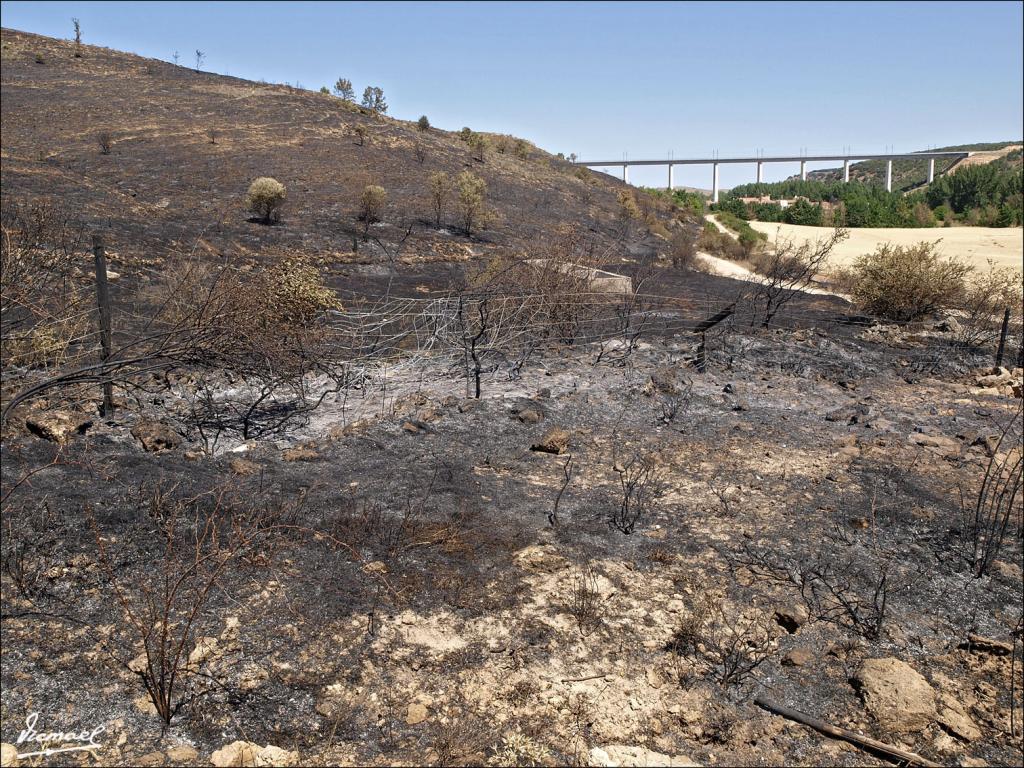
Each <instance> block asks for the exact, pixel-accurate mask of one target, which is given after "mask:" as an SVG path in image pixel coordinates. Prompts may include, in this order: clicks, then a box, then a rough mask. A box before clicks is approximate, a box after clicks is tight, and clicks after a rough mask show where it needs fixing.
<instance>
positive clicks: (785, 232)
mask: <svg viewBox="0 0 1024 768" xmlns="http://www.w3.org/2000/svg"><path fill="white" fill-rule="evenodd" d="M750 226H752V227H753V228H754V229H756V230H757V231H758V232H764V233H765V234H766V235H768V237H769V238H771V239H774V238H775V237H776V236H777V235H779V234H781V235H782V236H783V237H784V238H790V239H792V240H794V241H795V242H801V241H806V240H817V239H819V238H822V237H824V236H825V235H826V234H827V233H828V230H827V229H825V228H824V227H802V226H797V225H795V224H776V223H772V222H761V221H752V222H750ZM922 240H926V241H928V242H932V243H934V242H938V243H939V248H940V250H941V251H942V253H943V254H945V255H947V256H959V257H961V258H963V259H964V260H966V261H968V262H969V263H971V264H974V265H975V266H978V267H985V266H987V263H988V261H989V260H991V261H992V262H993V263H995V265H996V266H999V267H1012V268H1014V269H1017V270H1022V269H1024V267H1022V266H1021V262H1022V260H1024V229H1020V228H1016V229H1015V228H1012V227H1005V228H1002V227H948V228H937V227H935V228H929V229H896V228H893V229H881V228H879V229H873V228H863V229H851V230H850V236H849V237H848V238H847V239H846V240H845V241H844V242H842V243H840V244H839V245H838V246H837V247H836V249H835V250H834V251H833V253H832V263H833V264H836V265H841V266H845V265H848V264H851V263H852V262H853V261H854V259H856V258H857V257H858V256H862V255H864V254H865V253H871V252H872V251H874V250H875V249H876V248H877V247H878V246H879V245H881V244H882V243H887V242H888V243H894V244H896V245H913V244H915V243H919V242H921V241H922Z"/></svg>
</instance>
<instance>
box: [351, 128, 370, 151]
mask: <svg viewBox="0 0 1024 768" xmlns="http://www.w3.org/2000/svg"><path fill="white" fill-rule="evenodd" d="M352 135H353V136H355V137H356V144H358V145H359V146H360V147H361V146H363V145H364V144H365V143H366V137H367V135H368V132H367V130H366V126H363V125H358V124H357V125H354V126H353V127H352Z"/></svg>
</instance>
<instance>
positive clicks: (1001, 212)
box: [717, 161, 1024, 227]
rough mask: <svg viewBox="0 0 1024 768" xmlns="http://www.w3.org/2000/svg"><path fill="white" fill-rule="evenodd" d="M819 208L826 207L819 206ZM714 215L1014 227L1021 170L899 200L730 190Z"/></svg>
mask: <svg viewBox="0 0 1024 768" xmlns="http://www.w3.org/2000/svg"><path fill="white" fill-rule="evenodd" d="M763 196H768V197H770V198H772V199H773V200H779V199H786V198H794V197H795V198H805V199H803V200H801V199H798V200H797V202H796V203H794V204H793V205H790V206H788V207H787V208H782V206H781V205H779V204H778V203H774V202H766V203H745V202H744V201H743V200H740V199H739V198H741V197H763ZM821 203H829V204H830V205H829V206H827V207H826V206H823V205H821ZM717 209H718V210H724V211H729V212H731V213H733V214H735V215H736V216H739V217H740V218H741V219H757V220H758V221H782V222H786V223H788V224H805V225H810V226H844V227H933V226H937V225H939V224H946V225H947V226H948V225H949V224H952V223H954V222H961V223H965V224H971V225H981V226H989V227H1017V226H1021V224H1022V222H1024V210H1022V209H1024V195H1022V169H1021V167H1020V166H1016V167H1014V166H1012V165H1010V164H1008V163H1005V162H998V161H997V162H994V163H989V164H987V165H974V166H967V167H965V168H962V169H960V170H959V171H956V172H955V173H951V174H947V175H945V176H940V177H938V178H937V179H935V181H934V182H933V183H932V184H931V185H929V186H928V188H927V189H926V190H922V191H917V192H912V193H910V194H903V193H900V192H887V191H886V190H885V189H884V188H882V187H880V186H875V185H871V184H864V183H861V182H849V183H844V182H841V181H811V180H808V181H803V180H800V179H788V180H786V181H780V182H776V183H773V184H743V185H741V186H738V187H734V188H733V189H732V190H731V191H730V192H729V194H728V195H726V197H725V198H724V199H723V201H722V202H721V203H720V204H718V206H717Z"/></svg>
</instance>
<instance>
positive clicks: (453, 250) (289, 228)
mask: <svg viewBox="0 0 1024 768" xmlns="http://www.w3.org/2000/svg"><path fill="white" fill-rule="evenodd" d="M0 39H2V61H3V69H2V101H0V105H2V106H0V123H2V144H0V149H2V165H0V170H2V180H3V200H4V205H5V206H10V205H21V204H35V203H40V202H47V203H51V204H53V205H55V206H58V207H60V208H61V209H63V210H64V211H65V212H66V213H67V214H68V215H70V216H71V217H72V218H73V219H74V220H76V221H81V222H83V223H84V224H86V225H87V226H88V227H89V228H90V229H95V228H101V229H102V230H103V231H104V232H105V233H106V239H107V241H108V243H109V250H110V252H111V258H112V259H113V260H114V268H115V269H116V270H118V271H121V270H122V269H123V267H124V266H125V262H127V261H130V260H142V261H144V262H145V263H146V264H149V265H151V266H156V265H160V264H162V263H163V260H164V259H165V257H167V256H168V255H169V254H172V253H181V252H183V251H187V250H189V249H191V248H193V247H194V246H197V245H198V247H199V249H200V251H201V252H203V253H207V254H209V255H210V256H211V257H213V258H222V257H232V256H242V257H244V258H246V259H272V258H276V257H280V256H283V255H287V256H305V257H309V258H312V259H315V260H317V261H318V262H319V263H321V264H324V265H327V266H328V267H329V269H333V268H334V267H335V266H337V267H338V269H337V270H336V271H335V273H336V274H338V275H342V274H345V273H346V269H345V268H346V266H350V267H355V266H358V265H362V266H361V267H360V268H359V269H355V270H348V273H354V272H359V273H360V274H364V275H374V274H379V273H383V272H386V270H382V269H381V265H382V264H384V263H386V262H387V260H388V259H390V258H391V256H390V255H387V254H384V253H383V252H382V251H381V249H380V248H378V247H377V246H376V245H375V244H374V243H372V242H365V241H362V240H360V241H359V242H357V239H356V238H355V237H354V236H353V230H354V229H361V226H362V225H361V224H360V223H359V222H357V214H358V210H359V199H360V195H361V194H362V192H363V190H364V188H365V187H366V186H367V185H369V184H374V185H379V186H382V187H383V188H384V189H385V190H386V192H387V204H386V206H385V209H384V213H383V216H382V221H381V223H379V224H375V225H374V226H373V228H372V230H371V234H374V235H376V236H377V238H378V239H380V240H381V241H382V242H385V243H391V244H392V250H394V249H396V248H397V244H398V243H399V242H401V243H402V248H401V253H400V261H401V262H402V263H403V264H405V265H409V269H408V272H409V273H410V275H409V276H408V282H407V285H406V288H407V289H408V290H419V287H420V282H425V283H427V284H430V285H434V286H437V285H438V283H439V281H441V280H443V275H444V269H446V268H447V266H449V265H458V264H459V263H462V262H465V261H466V260H467V259H470V258H481V257H486V256H487V255H488V254H491V253H496V252H500V251H504V252H510V253H523V252H527V251H532V250H538V249H543V248H544V247H545V243H547V242H550V241H551V239H552V238H557V237H559V236H560V233H563V232H564V231H565V229H566V228H567V227H579V228H580V229H581V231H583V232H586V233H587V237H588V239H591V240H593V241H595V243H596V247H597V253H604V252H610V251H611V245H612V244H613V243H614V242H615V238H616V236H617V235H616V227H617V226H618V225H617V224H616V222H617V221H618V218H619V214H620V205H619V203H618V201H617V194H618V193H619V192H620V191H622V190H623V189H625V188H626V187H625V186H624V185H623V184H622V182H620V181H617V180H615V179H613V178H611V177H608V176H606V175H604V174H597V173H591V172H589V171H588V170H586V169H583V168H579V167H576V166H573V165H572V164H571V163H569V162H567V161H565V160H564V159H562V158H560V157H557V156H555V155H552V154H550V153H548V152H545V151H543V150H541V149H539V148H537V147H536V146H534V145H532V144H530V143H528V142H525V141H521V140H517V139H515V138H513V137H509V136H496V135H491V134H489V135H487V137H486V139H487V147H486V150H485V151H484V153H483V156H482V159H481V157H480V156H478V152H477V151H476V149H475V148H474V147H473V145H472V144H471V143H470V142H468V141H467V140H466V138H467V137H465V136H463V135H462V132H461V131H458V130H456V131H446V130H441V129H439V128H436V127H431V128H429V129H428V130H419V129H418V128H417V124H416V122H410V121H403V120H397V119H394V118H392V117H389V116H386V115H381V114H377V113H375V112H373V111H371V110H369V109H365V108H362V107H360V106H357V105H356V104H354V103H350V102H346V101H343V100H342V99H340V98H337V97H335V96H332V95H328V94H323V93H318V92H316V91H313V90H305V89H301V88H295V87H290V86H288V85H279V84H268V83H257V82H251V81H247V80H243V79H240V78H236V77H227V76H223V75H217V74H212V73H208V72H197V71H195V70H193V69H191V68H189V67H185V66H177V65H174V64H171V63H169V62H165V61H160V60H156V59H147V58H143V57H140V56H136V55H134V54H130V53H124V52H120V51H115V50H111V49H107V48H100V47H94V46H83V48H82V52H83V55H82V57H81V58H76V57H75V55H74V50H75V49H74V44H73V43H71V42H69V41H63V40H55V39H52V38H48V37H43V36H40V35H34V34H29V33H25V32H19V31H15V30H10V29H3V30H2V32H0ZM339 74H342V75H343V74H345V73H344V72H339ZM460 127H461V126H460ZM359 132H365V139H363V138H361V137H360V136H358V133H359ZM102 134H109V139H110V145H111V146H110V151H109V154H103V153H101V151H100V144H99V137H100V136H101V135H102ZM439 171H440V172H445V173H447V174H448V175H449V176H450V177H452V178H454V177H456V176H457V175H458V174H460V173H462V172H463V171H471V172H472V173H474V174H476V175H478V176H480V177H481V178H483V179H484V180H485V181H486V183H487V194H486V204H487V208H488V209H489V212H490V214H491V215H490V216H489V217H488V220H487V223H486V225H485V226H483V227H481V229H480V230H479V231H478V232H475V233H474V234H473V235H472V236H466V235H465V234H464V233H462V232H461V231H460V229H459V227H458V226H457V219H456V211H455V207H456V201H455V194H454V193H452V194H450V195H449V199H448V202H447V206H446V207H447V211H446V213H445V216H444V221H443V222H442V226H435V224H434V221H433V219H434V215H433V211H432V206H431V203H430V200H429V193H428V187H429V179H430V177H431V174H434V173H436V172H439ZM260 176H272V177H274V178H276V179H277V180H279V181H280V182H281V183H283V184H284V185H285V186H286V187H287V201H286V203H285V208H284V210H283V215H282V220H281V223H280V224H279V225H277V226H263V225H260V224H257V223H253V222H252V221H250V220H249V216H248V214H247V213H246V211H245V210H244V208H243V201H244V198H245V193H246V190H247V188H248V186H249V184H250V183H251V182H252V181H253V179H255V178H257V177H260ZM410 227H411V231H409V234H408V236H407V237H406V236H405V235H406V232H407V230H409V228H410ZM659 242H660V241H659ZM119 263H120V266H118V264H119ZM432 265H433V266H432ZM417 269H419V270H420V271H424V272H429V271H430V270H431V269H433V270H434V271H433V274H434V276H435V277H436V278H437V279H435V280H433V281H430V280H427V279H426V277H423V276H417V275H416V274H414V273H415V271H416V270H417ZM360 270H361V271H360ZM374 270H376V271H374ZM340 279H341V278H340V277H339V280H340Z"/></svg>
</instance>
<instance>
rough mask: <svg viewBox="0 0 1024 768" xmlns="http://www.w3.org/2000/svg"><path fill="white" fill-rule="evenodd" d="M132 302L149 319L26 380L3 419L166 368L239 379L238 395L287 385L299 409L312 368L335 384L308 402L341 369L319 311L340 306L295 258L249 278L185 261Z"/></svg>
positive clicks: (144, 381) (263, 393)
mask: <svg viewBox="0 0 1024 768" xmlns="http://www.w3.org/2000/svg"><path fill="white" fill-rule="evenodd" d="M140 300H141V302H142V303H143V305H144V306H146V307H147V310H146V312H147V314H148V317H146V318H145V322H144V324H143V325H141V326H140V325H136V326H134V327H133V328H130V329H126V331H127V332H124V333H120V334H117V335H116V336H115V338H116V339H117V340H118V345H117V346H115V347H114V348H113V350H112V351H111V354H110V355H109V356H106V357H105V359H99V356H98V354H97V353H96V347H95V345H93V346H90V347H89V349H88V351H89V352H90V353H91V354H90V356H89V357H88V358H87V359H86V360H76V361H74V364H73V365H65V366H62V367H60V368H57V369H55V370H54V371H52V372H47V376H46V377H45V378H38V377H36V378H34V379H33V380H32V381H31V382H28V383H27V384H26V385H25V386H23V388H22V389H21V390H20V391H18V392H17V393H16V394H14V395H13V396H12V397H10V398H9V399H8V400H7V402H6V403H5V408H4V411H3V420H4V421H6V419H7V418H8V416H9V414H10V413H11V412H12V410H13V409H14V408H16V407H17V406H18V405H20V404H21V403H22V402H24V401H26V400H30V399H32V398H35V397H38V396H39V395H41V394H43V393H45V392H49V391H53V390H57V391H60V392H61V393H63V395H65V396H66V394H67V393H68V392H69V391H71V390H72V388H74V387H80V386H85V385H87V384H98V383H102V382H105V381H108V380H110V381H113V382H114V384H115V385H116V386H118V387H121V388H126V387H143V386H146V387H149V386H150V385H151V384H152V382H153V379H152V375H153V374H155V373H159V372H161V371H168V370H170V369H172V368H184V369H186V370H190V371H192V372H193V373H195V374H196V376H197V377H198V379H199V381H200V382H202V381H203V380H204V376H206V375H207V374H208V373H209V372H216V374H217V375H218V376H222V377H227V378H228V380H232V379H233V380H241V382H242V383H243V386H242V387H241V388H240V389H239V390H238V391H237V392H236V395H237V396H240V397H242V398H243V399H245V398H248V397H249V396H250V395H253V396H254V397H256V398H257V400H259V401H262V402H265V403H271V402H275V401H279V398H278V397H277V396H276V393H280V392H283V391H284V390H288V389H290V390H291V391H292V393H293V395H297V396H298V402H297V403H296V405H298V406H301V408H300V410H308V408H306V406H308V405H309V404H310V401H308V400H304V399H303V396H304V395H305V394H307V393H308V386H309V380H308V379H307V377H309V376H311V375H314V374H319V375H320V376H325V377H327V381H328V382H330V383H333V384H334V385H335V386H334V388H333V389H332V388H331V387H330V386H328V387H325V388H323V390H322V391H321V393H320V394H319V395H318V399H317V400H314V401H312V402H313V404H314V405H315V403H316V402H319V400H322V398H323V397H325V396H326V395H327V394H328V393H330V392H332V391H337V387H338V386H340V383H341V378H340V377H341V376H342V375H343V371H344V365H343V364H335V360H336V359H337V351H336V350H335V349H334V347H333V344H334V337H332V336H331V335H330V334H329V333H327V328H326V324H325V320H326V313H327V312H328V311H330V310H337V309H340V304H339V303H338V301H337V298H336V297H335V294H334V293H333V292H332V291H330V290H328V289H327V288H325V287H324V285H323V283H322V281H321V278H320V273H319V271H318V270H317V269H315V268H314V267H311V266H309V265H307V264H304V263H303V262H300V261H293V260H285V261H282V262H280V263H279V264H277V265H275V266H274V267H273V268H271V269H268V270H263V271H260V272H258V273H255V274H253V273H252V272H250V271H247V270H244V269H241V268H238V267H237V266H235V265H230V264H227V265H221V266H219V267H217V268H211V267H207V266H205V265H202V264H200V263H198V262H192V261H190V260H189V259H186V260H185V261H184V263H183V264H181V265H180V267H174V268H171V269H168V270H167V271H166V272H165V273H164V275H163V278H162V279H161V280H160V281H159V282H157V283H156V284H155V285H153V286H152V287H151V288H147V289H146V290H145V293H144V294H143V295H142V296H141V297H140ZM201 394H202V392H201V389H200V390H199V391H198V394H197V397H198V405H200V406H203V407H205V406H206V405H210V404H212V403H213V402H214V401H213V400H207V401H206V402H205V403H204V402H203V401H202V397H201ZM292 399H295V398H292ZM53 402H54V400H51V403H53ZM57 402H59V400H57ZM216 402H218V403H220V404H223V400H217V401H216ZM278 404H279V403H278ZM236 405H238V406H239V407H242V408H248V407H249V406H248V405H246V404H245V403H236ZM274 407H275V408H276V407H277V404H275V406H274ZM229 411H230V409H229ZM267 415H268V416H273V414H267Z"/></svg>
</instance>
